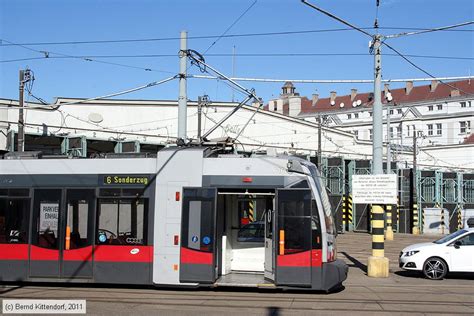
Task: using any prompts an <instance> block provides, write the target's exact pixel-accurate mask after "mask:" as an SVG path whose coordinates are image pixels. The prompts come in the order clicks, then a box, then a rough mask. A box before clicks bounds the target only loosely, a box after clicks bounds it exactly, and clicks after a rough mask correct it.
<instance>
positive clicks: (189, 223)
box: [179, 188, 217, 283]
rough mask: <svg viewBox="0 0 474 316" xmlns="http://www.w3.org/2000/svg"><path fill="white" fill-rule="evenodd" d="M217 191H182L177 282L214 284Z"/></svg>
mask: <svg viewBox="0 0 474 316" xmlns="http://www.w3.org/2000/svg"><path fill="white" fill-rule="evenodd" d="M216 199H217V189H216V188H183V204H182V217H181V249H180V252H181V253H180V270H179V281H180V282H182V283H196V282H197V283H214V282H215V280H216V277H217V273H216V267H217V263H216V262H217V261H216V260H217V255H216V203H217V201H216Z"/></svg>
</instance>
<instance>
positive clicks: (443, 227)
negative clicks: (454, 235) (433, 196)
mask: <svg viewBox="0 0 474 316" xmlns="http://www.w3.org/2000/svg"><path fill="white" fill-rule="evenodd" d="M448 229H449V228H448ZM445 231H446V225H445V224H444V208H442V209H441V234H443V235H444V234H445Z"/></svg>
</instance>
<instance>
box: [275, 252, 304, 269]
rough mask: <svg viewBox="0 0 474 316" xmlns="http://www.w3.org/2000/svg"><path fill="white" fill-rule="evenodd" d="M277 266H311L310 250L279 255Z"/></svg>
mask: <svg viewBox="0 0 474 316" xmlns="http://www.w3.org/2000/svg"><path fill="white" fill-rule="evenodd" d="M277 266H279V267H310V266H311V254H310V251H304V252H298V253H293V254H285V255H278V257H277Z"/></svg>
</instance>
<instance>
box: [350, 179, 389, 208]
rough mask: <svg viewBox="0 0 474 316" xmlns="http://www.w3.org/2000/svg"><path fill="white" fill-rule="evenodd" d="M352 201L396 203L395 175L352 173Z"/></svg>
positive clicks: (360, 202) (361, 202)
mask: <svg viewBox="0 0 474 316" xmlns="http://www.w3.org/2000/svg"><path fill="white" fill-rule="evenodd" d="M352 201H353V203H359V204H397V175H396V174H379V175H353V176H352Z"/></svg>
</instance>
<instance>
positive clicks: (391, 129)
mask: <svg viewBox="0 0 474 316" xmlns="http://www.w3.org/2000/svg"><path fill="white" fill-rule="evenodd" d="M390 138H393V127H390Z"/></svg>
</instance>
